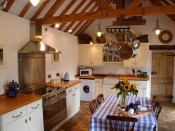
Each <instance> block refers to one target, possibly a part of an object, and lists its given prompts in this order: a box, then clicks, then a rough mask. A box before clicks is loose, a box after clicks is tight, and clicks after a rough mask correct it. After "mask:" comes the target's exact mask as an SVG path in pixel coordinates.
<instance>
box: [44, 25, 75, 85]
mask: <svg viewBox="0 0 175 131" xmlns="http://www.w3.org/2000/svg"><path fill="white" fill-rule="evenodd" d="M45 28H47V31H45ZM42 36H43V42H45V43H46V44H49V45H50V46H52V47H54V48H55V49H58V50H59V51H61V52H62V53H61V54H60V55H59V62H58V63H56V64H52V62H51V54H47V55H46V58H47V59H46V81H47V82H48V81H50V79H48V78H47V75H48V74H51V75H52V78H55V77H56V73H60V76H61V77H63V78H64V74H65V73H66V72H67V73H68V74H69V78H70V80H74V79H75V74H77V73H78V68H77V67H78V39H77V37H76V36H73V35H70V34H67V33H65V32H62V31H58V30H57V29H54V28H50V27H46V26H43V27H42Z"/></svg>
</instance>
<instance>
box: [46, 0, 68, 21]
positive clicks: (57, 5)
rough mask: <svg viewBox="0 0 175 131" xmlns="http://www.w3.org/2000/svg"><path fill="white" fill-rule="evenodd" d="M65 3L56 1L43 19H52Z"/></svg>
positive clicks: (63, 0)
mask: <svg viewBox="0 0 175 131" xmlns="http://www.w3.org/2000/svg"><path fill="white" fill-rule="evenodd" d="M64 2H65V0H56V1H55V3H54V4H53V5H52V7H51V8H50V9H49V11H48V12H47V13H46V14H45V15H44V17H43V18H47V17H51V16H53V15H54V14H55V12H56V11H57V10H58V8H59V7H60V6H61V5H62V4H63V3H64Z"/></svg>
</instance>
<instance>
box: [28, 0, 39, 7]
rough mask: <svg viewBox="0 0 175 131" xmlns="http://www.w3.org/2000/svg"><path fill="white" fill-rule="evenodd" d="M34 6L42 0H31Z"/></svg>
mask: <svg viewBox="0 0 175 131" xmlns="http://www.w3.org/2000/svg"><path fill="white" fill-rule="evenodd" d="M30 2H31V3H32V5H33V6H37V5H38V3H39V2H40V0H30Z"/></svg>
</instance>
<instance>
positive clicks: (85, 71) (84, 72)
mask: <svg viewBox="0 0 175 131" xmlns="http://www.w3.org/2000/svg"><path fill="white" fill-rule="evenodd" d="M80 76H92V69H80Z"/></svg>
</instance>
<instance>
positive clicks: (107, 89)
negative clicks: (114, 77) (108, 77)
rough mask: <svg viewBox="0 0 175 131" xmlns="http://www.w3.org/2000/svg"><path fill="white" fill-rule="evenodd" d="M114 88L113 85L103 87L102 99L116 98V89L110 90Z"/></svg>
mask: <svg viewBox="0 0 175 131" xmlns="http://www.w3.org/2000/svg"><path fill="white" fill-rule="evenodd" d="M112 87H114V85H103V95H104V98H106V96H107V95H116V96H117V92H118V91H117V90H116V89H111V88H112Z"/></svg>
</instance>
